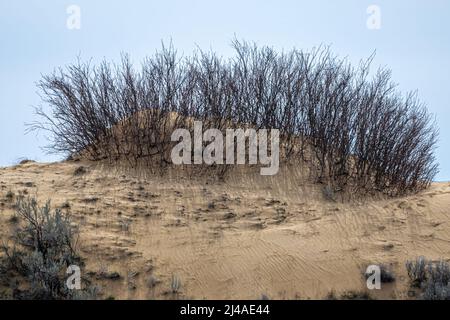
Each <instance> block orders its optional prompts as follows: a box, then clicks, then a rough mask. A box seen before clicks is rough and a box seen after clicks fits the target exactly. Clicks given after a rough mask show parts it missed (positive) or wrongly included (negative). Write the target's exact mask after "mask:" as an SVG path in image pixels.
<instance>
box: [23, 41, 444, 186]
mask: <svg viewBox="0 0 450 320" xmlns="http://www.w3.org/2000/svg"><path fill="white" fill-rule="evenodd" d="M233 47H234V49H235V51H236V56H235V57H234V58H231V59H229V60H224V59H221V58H219V57H218V56H217V55H216V54H215V53H213V52H202V51H200V52H196V53H194V54H193V55H192V56H191V57H186V58H183V59H179V58H178V57H177V53H176V51H175V49H174V48H173V47H172V46H170V47H165V46H163V48H162V50H161V51H160V52H157V53H156V54H155V55H154V56H153V57H149V58H148V59H147V60H145V62H144V63H143V64H142V66H141V69H140V70H135V69H134V68H133V67H132V65H131V63H130V60H129V58H128V57H127V56H124V57H123V59H122V62H121V64H119V65H112V64H110V63H107V62H103V63H102V64H101V65H99V66H97V67H92V66H91V65H90V64H89V63H85V64H84V63H81V62H78V63H77V64H75V65H71V66H69V67H68V68H67V69H65V70H63V69H60V70H58V71H57V72H54V73H53V74H50V75H47V76H45V77H44V78H43V79H42V81H40V83H39V87H40V89H41V93H42V97H43V99H44V102H46V103H47V104H48V105H49V107H50V109H49V110H50V112H49V113H46V112H45V111H44V110H43V109H38V110H37V113H38V114H39V115H40V116H42V118H41V119H42V121H40V122H38V123H35V124H34V125H33V126H32V127H31V129H44V130H48V131H50V132H51V133H52V136H53V144H52V145H51V146H50V148H51V149H52V150H53V151H56V152H63V153H66V154H68V155H77V156H83V157H88V158H90V159H93V160H101V159H109V160H110V161H116V160H121V159H124V160H126V161H128V162H129V163H130V164H131V165H136V164H137V163H138V162H142V161H143V162H144V163H151V164H158V163H159V164H160V165H161V166H162V167H163V166H165V165H166V164H167V163H171V161H170V152H169V151H170V149H171V146H172V145H173V143H172V142H171V141H170V134H171V133H172V132H173V129H174V128H180V127H183V128H192V119H196V120H202V121H203V123H204V130H206V129H208V128H217V129H219V130H223V129H225V128H230V127H243V126H244V125H245V126H246V127H252V128H255V129H260V128H266V129H270V128H277V129H280V134H281V139H282V141H281V148H282V150H281V155H282V157H283V159H285V160H289V161H297V160H305V161H306V162H307V163H309V164H310V166H311V173H312V175H313V176H314V178H315V179H316V180H317V181H319V182H323V183H326V184H330V185H331V186H333V187H337V189H339V190H345V189H351V190H352V191H371V192H372V191H382V192H385V193H388V194H391V195H396V194H403V193H406V192H414V191H418V190H420V189H423V188H425V187H427V186H428V185H429V183H430V182H431V181H432V179H433V177H434V176H435V174H436V172H437V165H436V163H435V159H434V148H435V144H436V139H437V130H436V128H435V125H434V122H433V119H432V117H431V115H430V114H429V113H428V112H427V110H426V108H425V107H424V105H423V103H422V102H421V101H420V100H419V99H418V98H417V96H416V94H415V93H409V94H406V95H403V94H402V93H400V92H398V91H397V89H396V86H395V84H394V83H393V82H392V80H391V72H390V71H389V70H383V69H381V70H379V71H378V72H377V73H376V75H375V76H374V77H373V78H369V67H370V63H371V60H372V57H371V58H369V59H368V60H367V61H363V62H362V63H361V64H360V65H359V66H357V67H353V66H351V65H350V64H349V62H348V61H347V60H346V59H340V58H338V57H336V56H334V55H333V54H332V53H331V52H330V50H329V49H328V48H323V47H321V48H318V49H314V50H312V51H311V52H304V51H300V50H296V49H294V50H291V51H289V52H283V53H277V52H276V51H275V50H273V49H272V48H269V47H257V46H256V45H254V44H250V43H247V42H239V41H237V40H235V41H234V42H233ZM211 168H212V167H211ZM225 168H227V166H223V168H221V169H219V171H220V170H225ZM220 172H222V173H223V171H220Z"/></svg>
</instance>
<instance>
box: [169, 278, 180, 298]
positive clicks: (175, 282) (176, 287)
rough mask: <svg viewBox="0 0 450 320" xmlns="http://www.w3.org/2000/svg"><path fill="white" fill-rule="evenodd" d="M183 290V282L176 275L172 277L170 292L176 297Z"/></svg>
mask: <svg viewBox="0 0 450 320" xmlns="http://www.w3.org/2000/svg"><path fill="white" fill-rule="evenodd" d="M180 290H181V280H180V278H178V277H177V276H175V275H172V278H171V281H170V292H171V293H172V294H174V295H176V294H178V293H180Z"/></svg>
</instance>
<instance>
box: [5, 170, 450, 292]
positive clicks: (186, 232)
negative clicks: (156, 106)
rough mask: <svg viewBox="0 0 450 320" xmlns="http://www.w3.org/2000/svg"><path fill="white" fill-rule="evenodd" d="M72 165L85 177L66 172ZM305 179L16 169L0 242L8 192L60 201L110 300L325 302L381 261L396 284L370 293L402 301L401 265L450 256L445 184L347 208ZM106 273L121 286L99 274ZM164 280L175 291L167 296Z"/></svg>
mask: <svg viewBox="0 0 450 320" xmlns="http://www.w3.org/2000/svg"><path fill="white" fill-rule="evenodd" d="M81 165H83V166H85V167H86V168H88V172H87V173H86V174H83V175H74V171H75V169H76V168H78V167H79V166H81ZM302 181H303V182H302ZM304 181H305V179H302V174H301V172H297V171H296V170H293V169H289V170H281V172H280V173H279V174H278V175H277V176H275V177H262V176H259V175H258V174H257V171H255V172H242V173H239V172H237V173H235V174H233V175H232V177H231V178H229V179H227V180H226V182H213V181H210V180H209V179H206V178H198V177H191V178H188V177H186V176H185V175H180V174H165V175H164V176H160V175H147V176H146V177H144V176H143V175H136V174H131V173H123V172H114V171H113V170H111V168H107V167H105V168H102V167H99V166H98V165H95V164H92V163H87V162H85V163H83V162H67V163H55V164H38V163H27V164H23V165H18V166H15V167H10V168H3V169H0V189H1V190H0V205H1V207H0V210H1V211H0V226H1V227H0V236H1V237H3V238H4V237H5V236H6V235H7V234H8V232H10V229H11V223H10V222H9V221H8V219H9V217H10V216H11V214H12V208H11V206H12V204H13V202H12V201H9V200H8V199H7V198H6V194H7V192H8V191H10V190H11V191H13V192H14V193H15V194H16V195H18V194H19V193H27V194H29V195H33V196H37V198H38V199H39V200H40V201H41V202H44V201H45V200H46V199H49V198H50V199H51V200H52V204H53V206H62V205H63V204H64V203H68V204H69V205H70V209H64V210H69V211H70V212H71V213H72V215H73V217H74V220H75V221H76V222H77V223H78V224H79V225H80V228H81V241H80V248H81V253H82V255H83V256H85V257H86V258H87V260H86V269H85V271H84V272H85V273H88V274H89V275H90V276H91V277H92V278H94V279H96V278H98V279H96V280H95V281H96V282H97V283H99V284H101V285H102V287H103V291H104V293H105V295H106V296H114V297H115V298H139V299H152V298H158V299H161V298H162V299H167V298H195V299H203V298H207V299H228V298H237V299H255V298H259V297H261V295H262V294H264V295H266V296H268V297H270V298H274V299H280V298H281V299H297V298H300V299H306V298H324V297H325V296H326V294H327V293H328V292H329V291H330V290H334V291H336V292H337V293H339V292H343V291H346V290H362V289H364V288H365V281H364V279H363V277H362V270H364V268H365V266H366V265H368V264H372V263H385V264H391V265H392V266H393V269H394V271H395V273H396V275H397V281H396V282H395V283H394V284H392V285H384V286H383V289H382V290H381V291H377V292H374V291H372V292H371V294H372V295H373V296H375V297H379V298H380V297H381V298H406V297H407V295H406V292H407V278H406V272H405V268H404V262H405V261H406V260H407V259H411V258H415V257H417V256H419V255H424V256H426V257H428V258H430V259H439V258H444V259H448V258H450V220H449V218H450V209H449V208H450V184H449V183H435V184H433V185H432V186H431V188H430V189H429V190H426V191H424V192H422V193H421V194H419V195H415V196H410V197H405V198H398V199H387V200H386V199H385V200H372V201H368V200H367V201H365V202H364V203H362V202H361V203H351V204H350V203H337V202H332V201H326V200H324V199H323V196H322V193H321V191H320V186H318V185H312V184H309V183H306V182H304ZM114 271H116V272H118V273H119V274H120V276H121V277H120V279H116V280H114V279H104V277H103V276H102V274H103V275H104V274H108V273H111V272H114ZM173 278H175V279H179V281H180V282H181V288H180V294H179V295H177V296H174V295H172V294H168V293H167V292H168V290H169V289H170V287H171V283H172V282H173V281H172V279H173ZM149 282H154V283H155V286H154V287H152V286H150V285H149Z"/></svg>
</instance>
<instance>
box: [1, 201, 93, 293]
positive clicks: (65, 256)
mask: <svg viewBox="0 0 450 320" xmlns="http://www.w3.org/2000/svg"><path fill="white" fill-rule="evenodd" d="M16 216H17V217H18V219H19V221H18V223H19V225H18V226H17V229H16V232H15V234H14V235H13V236H12V245H9V244H7V243H5V244H3V246H2V251H3V253H4V258H3V260H2V263H1V266H2V268H1V270H2V271H3V272H4V273H7V274H8V278H10V279H14V278H15V279H18V280H20V281H24V282H26V283H28V285H27V286H26V289H23V290H19V288H18V287H14V288H13V290H12V298H15V299H72V298H73V299H78V298H81V299H86V298H93V297H94V296H95V292H96V289H95V288H92V287H90V288H87V289H85V290H70V289H68V288H67V286H66V277H67V275H66V270H67V268H68V267H69V266H70V265H78V266H80V265H82V260H81V258H80V256H79V255H78V254H77V252H76V244H77V230H76V228H75V227H74V226H73V225H72V222H71V220H70V217H69V216H68V215H65V214H63V213H62V212H61V211H59V210H55V211H53V212H52V211H51V209H50V203H49V202H47V203H46V204H45V205H44V206H43V207H40V206H38V203H37V201H36V200H35V199H34V198H23V199H22V198H20V199H18V201H17V204H16Z"/></svg>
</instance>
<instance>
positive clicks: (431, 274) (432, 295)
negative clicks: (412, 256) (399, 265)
mask: <svg viewBox="0 0 450 320" xmlns="http://www.w3.org/2000/svg"><path fill="white" fill-rule="evenodd" d="M406 269H407V271H408V275H409V277H410V279H411V284H412V285H413V286H415V287H420V289H421V291H422V294H421V296H420V297H421V298H422V299H424V300H450V265H449V264H448V263H447V262H445V261H443V260H440V261H438V262H432V261H429V260H426V259H425V258H424V257H419V258H417V259H416V261H408V262H407V263H406Z"/></svg>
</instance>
